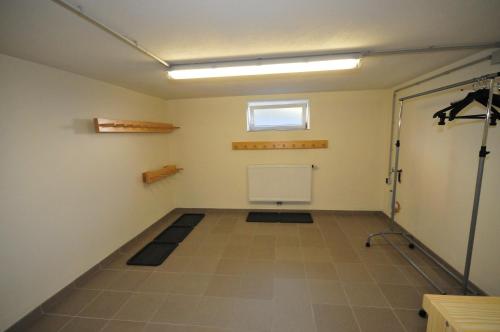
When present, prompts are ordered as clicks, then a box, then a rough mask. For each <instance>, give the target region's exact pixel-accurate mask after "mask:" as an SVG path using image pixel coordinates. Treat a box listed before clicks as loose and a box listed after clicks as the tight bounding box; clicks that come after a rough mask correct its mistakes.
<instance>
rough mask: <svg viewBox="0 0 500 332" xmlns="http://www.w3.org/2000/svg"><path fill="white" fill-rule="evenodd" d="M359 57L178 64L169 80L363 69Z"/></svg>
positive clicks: (312, 57) (317, 57)
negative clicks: (360, 67) (359, 67)
mask: <svg viewBox="0 0 500 332" xmlns="http://www.w3.org/2000/svg"><path fill="white" fill-rule="evenodd" d="M359 61H360V56H359V55H343V56H311V57H300V58H299V57H296V58H288V59H284V58H281V59H268V60H255V61H232V62H219V63H207V64H197V65H178V66H172V67H171V69H169V70H168V71H167V72H168V77H169V78H171V79H176V80H183V79H193V78H211V77H233V76H254V75H269V74H286V73H304V72H316V71H329V70H344V69H353V68H356V67H358V66H359Z"/></svg>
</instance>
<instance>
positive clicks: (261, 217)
mask: <svg viewBox="0 0 500 332" xmlns="http://www.w3.org/2000/svg"><path fill="white" fill-rule="evenodd" d="M247 221H248V222H280V214H279V213H278V212H249V213H248V216H247Z"/></svg>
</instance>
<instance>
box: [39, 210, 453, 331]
mask: <svg viewBox="0 0 500 332" xmlns="http://www.w3.org/2000/svg"><path fill="white" fill-rule="evenodd" d="M313 215H314V219H315V222H314V224H270V223H247V222H245V218H246V213H245V212H235V211H224V212H207V214H206V217H205V219H204V220H203V221H202V222H201V223H200V224H199V225H198V226H197V227H196V228H195V230H194V231H193V232H192V233H191V234H190V235H189V236H188V238H187V239H186V240H185V241H184V242H183V243H181V245H180V246H179V247H178V248H177V249H176V250H175V252H174V253H173V254H172V255H171V256H170V257H169V258H168V259H167V260H166V261H165V262H164V263H163V264H162V265H161V266H158V267H137V266H127V265H126V264H125V262H126V260H127V259H128V258H129V257H131V256H132V255H133V254H134V253H135V252H136V251H137V250H139V249H140V248H142V246H144V245H145V244H146V243H147V242H149V241H150V240H151V239H152V238H153V237H154V236H155V235H156V234H158V233H159V232H160V231H161V230H162V229H163V228H165V226H166V225H167V224H168V223H170V222H172V221H174V220H175V219H176V217H177V216H172V217H171V218H170V219H169V220H168V221H166V222H164V223H162V224H159V225H157V227H155V229H153V230H152V231H151V232H149V233H148V235H147V236H144V237H143V238H140V239H137V240H136V241H134V243H131V244H130V245H129V246H127V248H124V249H123V250H122V252H121V253H120V254H119V255H117V256H116V257H114V258H113V259H112V260H110V261H109V262H107V263H106V264H104V266H103V267H102V269H101V270H99V271H97V272H96V273H95V274H93V275H91V276H89V277H88V278H87V279H86V280H84V281H81V282H78V283H77V285H76V288H75V289H73V290H71V291H70V292H69V293H68V294H66V295H65V296H62V297H61V298H58V299H54V300H53V301H51V303H49V304H47V305H46V306H44V308H43V310H44V312H45V314H44V315H43V317H42V318H41V319H40V320H39V321H37V322H35V324H34V325H33V326H32V327H31V329H30V331H37V332H44V331H61V332H68V331H74V332H79V331H123V332H127V331H130V332H132V331H143V332H153V331H155V332H156V331H176V332H189V331H197V332H216V331H226V332H237V331H238V332H239V331H241V332H261V331H262V332H266V331H269V332H271V331H272V332H281V331H283V332H285V331H286V332H294V331H296V332H316V331H317V332H323V331H328V332H332V331H333V332H343V331H345V332H350V331H352V332H378V331H384V332H387V331H396V332H397V331H406V332H417V331H425V324H426V322H425V320H423V319H421V318H420V317H418V315H417V310H418V309H419V308H420V303H421V297H422V294H424V293H425V292H432V291H433V290H432V289H431V288H430V286H429V285H428V284H427V283H426V281H425V280H424V279H423V278H422V277H421V276H420V275H418V273H416V272H415V271H414V270H413V268H412V267H411V266H410V265H408V264H407V263H406V262H405V261H404V260H403V259H401V257H400V256H399V255H398V254H397V253H395V252H394V251H393V249H392V248H391V247H390V246H388V245H387V244H383V243H382V242H381V241H376V243H374V244H373V246H372V247H371V248H365V246H364V243H365V239H366V236H367V235H368V234H369V233H370V232H373V231H377V230H381V229H383V228H385V226H386V222H385V220H384V219H382V218H381V217H380V216H378V215H376V214H367V213H358V214H355V213H333V212H332V213H313ZM401 248H404V249H405V250H406V251H408V252H409V253H410V255H411V256H412V257H414V258H415V260H416V261H417V262H418V264H420V265H421V266H422V267H424V268H425V269H426V270H427V271H429V272H430V273H432V275H433V276H434V277H435V278H436V279H437V281H438V282H439V284H440V285H442V286H443V287H445V288H446V289H448V290H449V291H454V290H455V289H456V288H458V285H457V284H454V283H453V282H452V281H450V279H449V278H447V277H446V276H445V275H443V274H442V273H440V272H439V271H437V270H435V266H432V265H431V263H430V262H429V261H428V260H427V259H425V258H424V257H423V256H422V255H421V254H419V253H418V252H416V251H410V250H409V249H407V248H406V246H403V245H402V246H401Z"/></svg>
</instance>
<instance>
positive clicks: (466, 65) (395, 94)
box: [387, 55, 492, 184]
mask: <svg viewBox="0 0 500 332" xmlns="http://www.w3.org/2000/svg"><path fill="white" fill-rule="evenodd" d="M491 57H492V56H491V55H487V56H485V57H482V58H479V59H476V60H474V61H471V62H467V63H464V64H463V65H460V66H457V67H453V68H451V69H448V70H445V71H443V72H440V73H438V74H436V75H432V76H429V77H427V78H424V79H422V80H420V81H417V82H414V83H411V84H408V85H405V86H402V87H400V88H398V89H396V90H394V92H393V94H392V112H391V114H392V116H391V137H390V144H389V146H390V149H389V163H388V171H387V179H388V181H387V184H391V171H392V154H393V152H392V150H393V149H392V144H393V138H394V116H395V113H396V97H397V94H398V93H399V92H401V91H402V90H406V89H409V88H412V87H414V86H417V85H420V84H423V83H426V82H429V81H432V80H434V79H436V78H439V77H442V76H444V75H448V74H451V73H453V72H455V71H457V70H460V69H464V68H467V67H470V66H473V65H476V64H478V63H481V62H483V61H487V60H491Z"/></svg>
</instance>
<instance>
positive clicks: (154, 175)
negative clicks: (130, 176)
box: [142, 165, 182, 184]
mask: <svg viewBox="0 0 500 332" xmlns="http://www.w3.org/2000/svg"><path fill="white" fill-rule="evenodd" d="M179 171H182V168H177V166H175V165H167V166H165V167H163V168H161V169H157V170H154V171H147V172H144V173H142V181H143V182H144V183H148V184H149V183H153V182H156V181H158V180H161V179H163V178H165V177H167V176H170V175H173V174H175V173H178V172H179Z"/></svg>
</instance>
